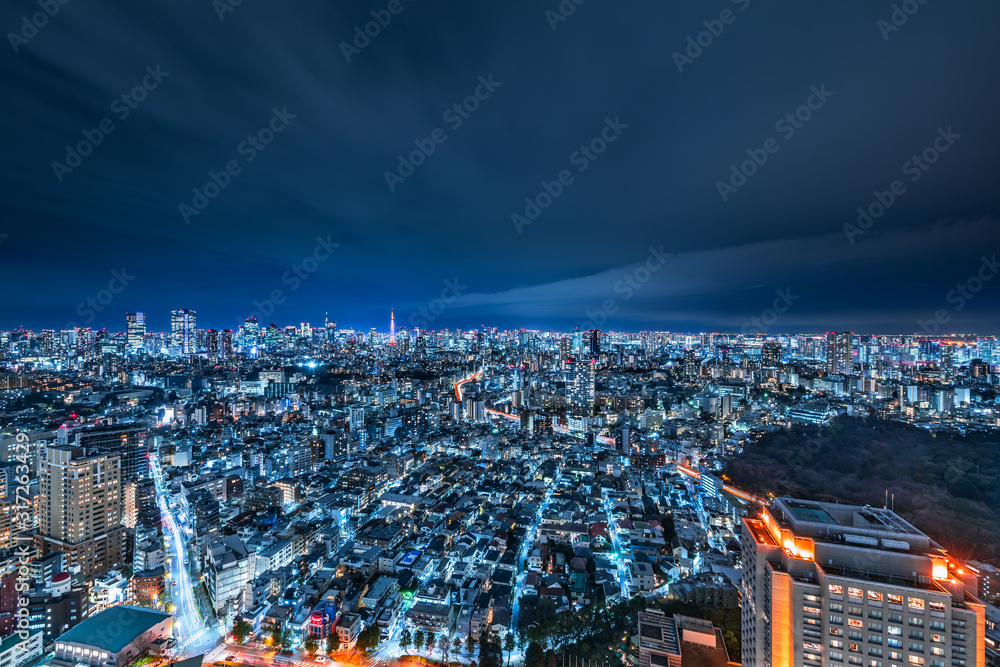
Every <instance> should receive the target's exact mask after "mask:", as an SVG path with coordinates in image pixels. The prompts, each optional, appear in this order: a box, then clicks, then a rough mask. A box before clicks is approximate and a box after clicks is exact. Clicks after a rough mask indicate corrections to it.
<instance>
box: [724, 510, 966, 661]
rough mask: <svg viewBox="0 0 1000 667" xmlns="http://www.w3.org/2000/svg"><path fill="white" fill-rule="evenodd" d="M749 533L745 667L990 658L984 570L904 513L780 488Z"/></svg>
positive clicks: (745, 540) (747, 522)
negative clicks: (787, 494) (980, 588)
mask: <svg viewBox="0 0 1000 667" xmlns="http://www.w3.org/2000/svg"><path fill="white" fill-rule="evenodd" d="M741 538H742V540H741V541H742V546H743V578H742V584H741V585H742V589H743V590H742V593H743V599H742V630H743V631H742V657H743V660H742V663H743V665H744V666H745V667H757V666H758V665H768V666H770V667H779V666H780V667H792V665H796V666H797V665H815V666H817V667H819V666H820V665H841V664H843V665H849V664H855V665H875V666H876V667H877V666H878V665H885V666H886V667H889V666H892V665H921V666H925V667H945V666H948V667H950V666H951V665H970V666H971V665H983V664H985V662H984V652H985V624H986V616H985V613H986V612H985V605H984V603H983V602H981V601H980V600H979V599H978V598H977V597H976V595H975V593H974V592H975V591H976V590H977V586H976V581H975V577H976V574H975V572H974V571H973V570H971V569H969V568H967V567H965V565H964V564H963V563H958V562H956V561H955V560H954V559H953V558H951V557H950V556H949V555H948V554H947V553H946V552H945V551H944V550H943V549H942V548H941V547H940V546H939V545H938V544H936V543H935V542H934V541H932V540H931V539H930V538H929V537H927V536H926V535H924V534H923V533H921V532H920V531H919V530H917V529H916V528H914V527H913V526H912V525H910V524H909V523H907V522H906V521H905V520H903V519H902V518H901V517H899V516H898V515H897V514H895V513H894V512H892V511H890V510H888V509H877V508H872V507H869V506H864V507H860V506H855V505H840V504H833V503H819V502H812V501H804V500H795V499H791V498H777V499H775V500H774V501H773V502H772V503H771V505H770V506H769V507H766V508H764V509H763V510H762V512H761V516H760V518H759V519H743V527H742V535H741Z"/></svg>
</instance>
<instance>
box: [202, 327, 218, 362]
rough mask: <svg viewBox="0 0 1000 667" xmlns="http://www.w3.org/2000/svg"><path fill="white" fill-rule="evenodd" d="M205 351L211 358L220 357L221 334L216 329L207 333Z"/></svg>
mask: <svg viewBox="0 0 1000 667" xmlns="http://www.w3.org/2000/svg"><path fill="white" fill-rule="evenodd" d="M205 351H206V352H208V356H210V357H218V356H219V332H218V331H216V330H215V329H209V330H208V331H206V332H205Z"/></svg>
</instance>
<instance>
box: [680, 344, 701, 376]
mask: <svg viewBox="0 0 1000 667" xmlns="http://www.w3.org/2000/svg"><path fill="white" fill-rule="evenodd" d="M699 371H700V369H699V364H698V358H697V357H696V356H695V354H694V350H684V375H686V376H687V377H689V378H691V377H698V375H700V374H701V373H700V372H699Z"/></svg>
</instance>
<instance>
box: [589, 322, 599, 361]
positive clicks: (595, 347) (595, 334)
mask: <svg viewBox="0 0 1000 667" xmlns="http://www.w3.org/2000/svg"><path fill="white" fill-rule="evenodd" d="M587 340H588V342H589V343H590V356H591V357H593V358H594V359H597V358H598V357H600V356H601V330H600V329H591V330H590V331H588V332H587Z"/></svg>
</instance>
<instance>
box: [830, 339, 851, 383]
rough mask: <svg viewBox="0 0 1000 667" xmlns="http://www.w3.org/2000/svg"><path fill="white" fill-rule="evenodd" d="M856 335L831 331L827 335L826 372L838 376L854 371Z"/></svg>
mask: <svg viewBox="0 0 1000 667" xmlns="http://www.w3.org/2000/svg"><path fill="white" fill-rule="evenodd" d="M853 338H854V334H853V333H851V332H850V331H830V332H828V333H827V334H826V370H827V372H828V373H831V374H837V375H850V374H851V373H852V372H853V371H854V350H853Z"/></svg>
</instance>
